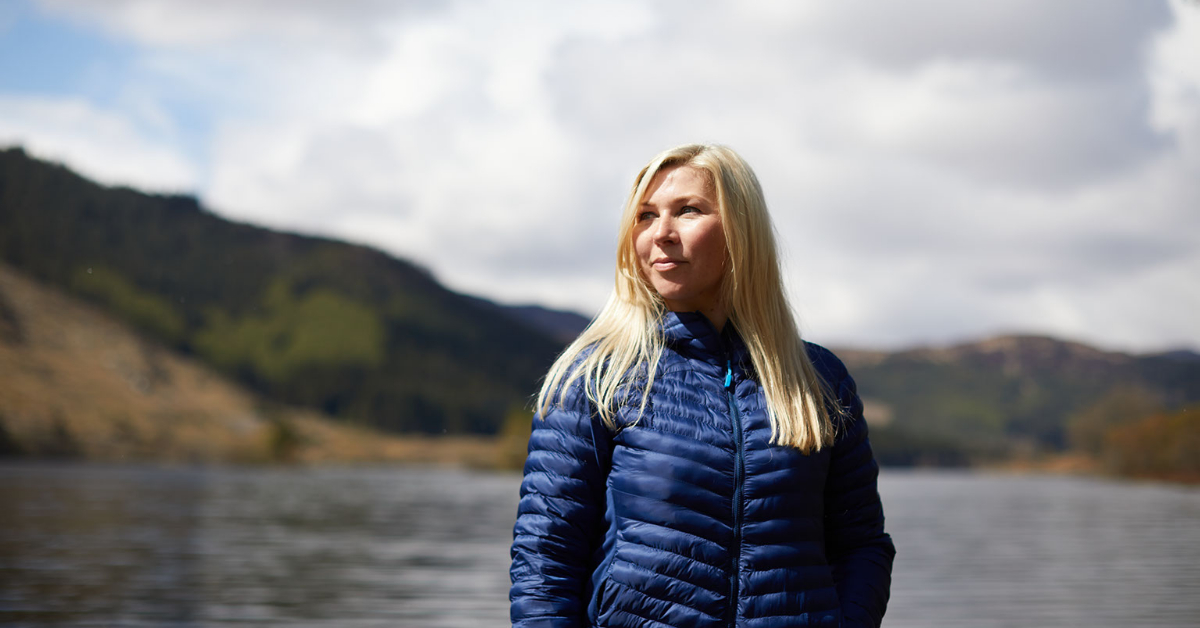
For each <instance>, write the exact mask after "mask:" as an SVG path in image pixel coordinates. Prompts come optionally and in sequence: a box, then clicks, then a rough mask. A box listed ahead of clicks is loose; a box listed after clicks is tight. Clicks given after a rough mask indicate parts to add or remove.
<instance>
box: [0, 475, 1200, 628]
mask: <svg viewBox="0 0 1200 628" xmlns="http://www.w3.org/2000/svg"><path fill="white" fill-rule="evenodd" d="M519 480H520V478H519V477H518V476H517V475H514V474H488V473H473V472H468V471H448V470H432V469H408V468H319V469H280V468H245V469H189V468H182V469H161V468H153V467H120V466H96V465H74V464H61V465H60V464H54V465H51V464H36V465H34V464H5V465H0V624H3V625H12V626H106V627H107V626H298V627H304V626H321V627H328V628H333V627H343V626H345V627H360V626H362V627H365V626H389V627H395V626H401V627H406V626H411V627H420V628H437V627H464V628H465V627H470V628H477V627H480V626H505V625H508V623H507V617H508V602H507V594H508V573H507V569H508V544H509V541H510V538H511V536H510V535H511V528H512V520H513V517H514V515H515V512H516V492H517V486H518V483H519ZM880 492H881V493H882V495H883V499H884V502H885V508H886V509H887V515H888V530H889V532H890V533H891V534H892V536H893V538H894V540H895V542H896V546H897V548H898V552H899V553H898V556H897V560H896V567H895V571H894V574H893V578H894V582H893V586H892V602H891V605H890V607H889V610H888V615H887V618H886V619H885V621H884V625H885V626H889V627H901V626H914V627H915V626H921V627H934V628H936V627H939V626H956V627H957V626H981V627H985V628H986V627H993V626H994V627H1001V626H1087V627H1089V628H1090V627H1099V628H1103V627H1107V626H1197V625H1200V525H1198V523H1200V490H1198V489H1196V488H1186V487H1175V486H1167V485H1155V484H1135V483H1121V482H1110V481H1100V480H1088V479H1079V478H1063V477H1042V476H1003V475H983V474H971V473H964V472H907V471H885V472H884V474H883V476H882V478H881V480H880Z"/></svg>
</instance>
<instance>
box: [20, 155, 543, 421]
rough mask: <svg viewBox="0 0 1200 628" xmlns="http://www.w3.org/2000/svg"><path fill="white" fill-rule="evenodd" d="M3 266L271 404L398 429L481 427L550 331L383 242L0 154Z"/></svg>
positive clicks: (511, 393) (500, 409) (517, 401)
mask: <svg viewBox="0 0 1200 628" xmlns="http://www.w3.org/2000/svg"><path fill="white" fill-rule="evenodd" d="M0 261H3V262H5V263H8V264H10V265H12V266H13V267H15V268H16V269H17V270H19V271H20V272H22V273H25V274H27V275H29V276H31V277H33V278H35V279H37V280H38V281H41V282H44V283H46V284H48V285H51V286H56V287H58V288H61V289H63V290H66V291H67V292H69V293H71V294H73V295H76V296H79V297H82V298H85V299H88V300H89V301H91V302H93V303H96V304H98V305H101V306H103V307H105V308H107V309H108V310H109V311H111V312H112V313H114V314H115V315H117V316H118V317H120V318H121V319H123V320H125V321H127V322H129V323H130V324H132V325H134V326H135V327H136V328H138V329H139V330H141V331H142V332H143V333H145V334H147V335H149V336H150V337H152V338H155V339H156V340H158V341H160V342H162V343H164V344H165V345H166V346H168V347H171V348H173V349H175V350H177V351H179V352H181V353H183V354H184V355H191V356H195V357H197V358H199V359H201V360H203V361H205V362H207V363H208V364H210V365H212V366H213V367H215V368H217V369H218V370H219V371H220V372H222V373H224V374H225V375H227V376H229V377H232V378H234V379H235V380H237V381H239V382H240V383H242V384H243V385H245V386H248V387H249V388H250V389H252V390H254V391H256V392H258V393H261V394H264V395H267V396H268V397H270V398H273V399H276V400H279V401H282V402H285V403H290V404H298V405H301V406H307V407H310V408H313V409H316V410H320V411H322V412H326V413H328V414H331V415H336V416H338V417H340V418H342V419H345V420H348V421H352V422H356V423H361V424H365V425H370V426H374V427H378V428H382V429H385V430H391V431H396V432H414V431H415V432H428V433H442V432H449V433H493V432H495V431H496V430H497V428H498V426H499V424H500V422H501V421H502V419H503V417H504V415H505V413H506V412H507V411H508V410H509V409H510V408H512V407H516V406H521V405H523V404H525V403H526V402H527V400H528V398H529V396H530V395H531V394H532V393H533V392H534V391H536V390H537V382H538V379H539V378H540V376H541V375H542V374H543V373H544V371H545V369H546V368H548V366H549V365H550V363H551V362H552V361H553V359H554V356H555V355H556V354H557V352H558V351H560V350H561V348H562V346H563V343H562V341H561V340H559V339H557V338H555V337H554V335H553V334H554V332H550V333H544V332H542V331H541V330H539V329H537V328H536V327H537V326H536V324H533V325H531V324H529V323H528V322H518V321H517V320H514V318H513V317H512V316H508V315H503V314H502V313H501V312H500V311H499V309H498V306H495V305H493V304H488V303H486V302H482V301H481V300H479V299H476V298H473V297H468V296H465V295H460V294H457V293H455V292H452V291H450V290H447V289H446V288H444V287H443V286H441V285H440V284H438V282H437V281H436V280H435V279H434V278H433V277H432V276H431V275H430V274H429V273H428V272H427V271H425V270H424V269H422V268H419V267H417V266H415V265H413V264H411V263H409V262H406V261H404V260H400V259H396V258H394V257H391V256H389V255H386V254H384V253H382V252H380V251H377V250H374V249H371V248H367V247H363V246H355V245H351V244H347V243H343V242H338V241H334V240H330V239H325V238H318V237H308V236H300V235H295V234H289V233H281V232H278V231H273V230H270V229H265V228H261V227H256V226H252V225H247V224H242V223H237V222H232V221H229V220H226V219H223V218H221V217H219V216H216V215H215V214H213V213H211V212H209V211H207V210H206V209H205V208H203V207H202V206H200V204H199V203H198V202H197V200H196V199H194V198H192V197H187V196H170V195H165V196H164V195H155V194H145V193H142V192H138V191H136V190H131V189H127V188H110V187H105V186H101V185H98V184H96V183H93V182H91V181H88V180H86V179H84V178H82V177H80V176H78V175H77V174H75V173H73V172H71V171H70V170H68V169H66V168H65V167H63V166H61V165H57V164H52V163H47V162H43V161H40V160H37V159H34V158H32V157H30V156H28V155H27V154H25V153H24V152H23V151H22V150H21V149H19V148H11V149H7V150H2V151H0Z"/></svg>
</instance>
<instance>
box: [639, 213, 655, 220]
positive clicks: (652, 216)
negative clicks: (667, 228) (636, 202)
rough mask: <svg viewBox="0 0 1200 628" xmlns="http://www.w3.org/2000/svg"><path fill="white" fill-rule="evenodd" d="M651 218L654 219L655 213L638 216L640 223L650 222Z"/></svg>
mask: <svg viewBox="0 0 1200 628" xmlns="http://www.w3.org/2000/svg"><path fill="white" fill-rule="evenodd" d="M651 218H654V212H642V213H640V214H638V222H641V221H643V220H650V219H651Z"/></svg>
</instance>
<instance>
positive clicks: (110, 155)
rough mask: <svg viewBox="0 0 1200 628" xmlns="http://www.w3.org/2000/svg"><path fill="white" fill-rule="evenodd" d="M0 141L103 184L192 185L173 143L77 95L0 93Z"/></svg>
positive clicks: (188, 167)
mask: <svg viewBox="0 0 1200 628" xmlns="http://www.w3.org/2000/svg"><path fill="white" fill-rule="evenodd" d="M0 145H21V146H24V147H25V149H26V150H27V151H29V152H30V153H31V154H33V155H36V156H38V157H41V158H43V159H49V160H53V161H62V162H65V163H68V164H69V165H70V166H71V167H72V168H74V169H75V170H77V171H79V172H81V173H82V174H84V175H85V176H88V177H90V178H92V179H95V180H97V181H100V182H102V183H107V184H112V185H132V186H136V187H139V188H141V189H144V190H151V191H171V192H180V191H188V190H192V189H195V187H196V170H195V167H194V166H193V165H192V164H191V163H190V162H189V161H188V160H187V159H186V158H185V157H184V155H183V154H182V153H181V151H179V150H178V148H177V147H175V146H173V145H172V144H171V143H170V142H168V141H161V140H156V139H154V138H150V137H147V136H146V134H145V133H144V132H142V131H141V130H140V129H139V125H138V124H136V122H135V121H133V120H131V119H130V118H128V117H126V116H124V115H122V114H121V113H120V112H113V111H104V110H100V109H97V108H95V107H94V106H93V105H91V104H90V103H88V102H86V101H84V100H81V99H76V98H65V99H56V98H45V97H37V96H4V95H0Z"/></svg>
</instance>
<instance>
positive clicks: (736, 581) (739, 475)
mask: <svg viewBox="0 0 1200 628" xmlns="http://www.w3.org/2000/svg"><path fill="white" fill-rule="evenodd" d="M725 394H726V396H727V398H728V399H729V418H730V419H732V421H733V444H734V459H733V483H734V484H733V548H732V554H733V565H732V569H731V572H730V574H729V625H730V626H733V625H735V624H736V623H737V605H738V588H739V586H740V578H739V572H740V570H741V563H742V484H744V483H745V480H746V469H745V464H744V461H743V460H742V458H743V457H744V454H745V451H744V449H745V448H744V444H743V443H742V416H741V415H740V414H739V413H738V408H737V396H736V395H735V394H734V390H733V364H732V363H731V362H730V361H729V360H726V361H725Z"/></svg>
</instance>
